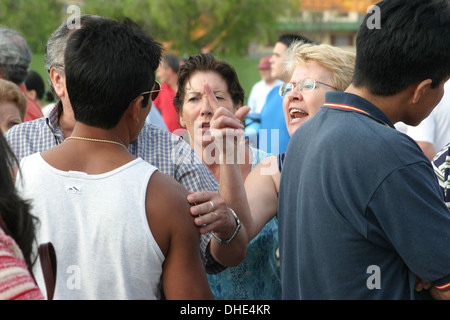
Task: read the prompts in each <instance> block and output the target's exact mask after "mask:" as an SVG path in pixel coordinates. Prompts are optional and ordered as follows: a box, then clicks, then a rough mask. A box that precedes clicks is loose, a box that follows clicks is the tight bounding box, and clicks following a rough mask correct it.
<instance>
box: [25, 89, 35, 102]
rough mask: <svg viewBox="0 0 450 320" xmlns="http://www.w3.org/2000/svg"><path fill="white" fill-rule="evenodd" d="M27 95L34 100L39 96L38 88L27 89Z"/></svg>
mask: <svg viewBox="0 0 450 320" xmlns="http://www.w3.org/2000/svg"><path fill="white" fill-rule="evenodd" d="M27 96H29V97H30V98H31V99H32V100H34V99H36V96H37V93H36V90H34V89H31V90H27Z"/></svg>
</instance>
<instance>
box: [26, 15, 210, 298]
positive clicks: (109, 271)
mask: <svg viewBox="0 0 450 320" xmlns="http://www.w3.org/2000/svg"><path fill="white" fill-rule="evenodd" d="M160 57H161V45H160V44H159V43H157V42H155V41H154V40H153V39H151V38H150V37H148V36H146V35H145V34H144V33H143V32H142V31H141V30H140V29H138V28H137V26H135V25H134V24H132V23H131V22H130V21H126V22H124V23H119V22H115V21H112V20H108V19H102V20H98V21H92V22H90V23H88V24H86V25H85V26H84V27H83V28H81V29H79V30H75V31H74V32H73V33H72V35H71V36H70V38H69V40H68V43H67V48H66V52H65V74H66V88H65V90H67V95H69V96H70V99H71V103H72V108H73V112H74V115H75V119H76V124H75V127H74V129H73V133H72V136H71V137H69V138H67V139H66V141H65V142H63V143H62V144H60V145H58V146H56V147H54V148H51V149H49V150H47V151H45V152H42V153H37V154H34V155H31V156H29V157H26V158H24V159H23V160H22V161H21V170H22V175H19V176H18V178H17V188H18V189H19V191H20V192H21V194H22V196H23V197H24V198H25V199H30V200H31V201H32V204H33V214H34V215H36V216H37V217H39V219H40V228H39V229H38V232H37V239H38V243H43V242H48V241H50V242H52V243H53V245H54V247H55V251H56V255H57V260H58V261H57V262H58V263H57V267H58V269H57V281H56V289H55V294H54V298H55V299H160V298H161V297H162V296H163V294H164V296H165V298H167V299H210V298H212V294H211V291H210V289H209V286H208V282H207V278H206V273H205V269H204V266H203V263H202V261H201V256H200V251H199V241H200V234H199V231H198V229H197V228H196V227H195V225H194V223H193V220H192V217H191V215H190V213H189V209H190V208H189V204H188V202H187V201H186V197H187V195H188V191H187V190H186V189H185V188H184V187H182V186H181V185H180V184H179V183H178V182H176V181H175V180H174V179H173V178H171V177H169V176H167V175H164V174H162V173H160V172H159V171H158V169H157V168H156V167H154V166H152V165H150V164H149V163H147V162H145V161H143V160H142V159H140V158H136V157H134V156H132V155H131V154H130V153H129V152H128V144H129V143H130V142H131V141H133V140H135V139H136V138H137V136H138V135H139V132H140V130H141V129H142V127H143V125H144V123H145V119H146V117H147V115H148V113H149V111H150V106H151V103H152V100H154V99H155V98H156V96H157V93H158V92H159V85H158V84H157V83H156V82H155V70H156V68H157V67H158V64H159V60H160ZM42 185H45V186H46V187H45V188H42ZM47 187H48V188H47ZM36 265H38V264H36ZM36 280H37V282H38V285H39V286H40V287H41V289H42V288H45V286H44V283H43V276H42V273H41V272H40V268H36ZM43 291H45V290H43Z"/></svg>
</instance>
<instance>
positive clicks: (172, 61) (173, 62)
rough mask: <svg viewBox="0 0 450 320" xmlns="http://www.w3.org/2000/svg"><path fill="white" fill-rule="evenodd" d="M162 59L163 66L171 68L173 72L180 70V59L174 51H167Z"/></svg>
mask: <svg viewBox="0 0 450 320" xmlns="http://www.w3.org/2000/svg"><path fill="white" fill-rule="evenodd" d="M162 59H163V64H164V67H165V68H171V69H172V70H173V71H174V72H175V73H178V71H179V70H180V59H178V57H177V56H176V55H175V54H174V53H171V52H168V53H166V54H165V55H164V56H163V58H162Z"/></svg>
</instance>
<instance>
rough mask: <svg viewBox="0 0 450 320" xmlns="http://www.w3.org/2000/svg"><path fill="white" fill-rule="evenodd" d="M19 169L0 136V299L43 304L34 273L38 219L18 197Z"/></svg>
mask: <svg viewBox="0 0 450 320" xmlns="http://www.w3.org/2000/svg"><path fill="white" fill-rule="evenodd" d="M17 167H18V163H17V160H16V158H15V156H14V154H13V153H12V151H11V149H10V148H9V145H8V144H7V142H6V140H5V138H4V137H3V135H0V181H1V183H0V299H1V300H16V299H17V300H40V299H43V296H42V293H41V292H40V290H39V288H38V287H37V285H36V283H35V282H34V279H33V276H32V273H31V269H32V266H33V264H34V262H35V259H34V256H33V242H34V239H35V238H34V236H35V223H36V222H37V219H36V218H35V217H34V216H32V215H31V214H30V213H29V211H30V205H29V203H28V202H26V201H24V200H23V199H21V198H20V197H19V196H18V195H17V193H16V189H15V186H14V181H13V178H12V177H13V175H12V174H13V171H14V169H15V168H17Z"/></svg>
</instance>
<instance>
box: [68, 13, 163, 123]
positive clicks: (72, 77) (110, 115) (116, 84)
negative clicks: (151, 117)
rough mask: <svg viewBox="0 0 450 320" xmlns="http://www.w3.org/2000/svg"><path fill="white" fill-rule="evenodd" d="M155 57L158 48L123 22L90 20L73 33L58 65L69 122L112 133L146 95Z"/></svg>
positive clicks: (156, 63)
mask: <svg viewBox="0 0 450 320" xmlns="http://www.w3.org/2000/svg"><path fill="white" fill-rule="evenodd" d="M161 52H162V46H161V44H160V43H158V42H156V41H154V40H153V39H152V38H151V37H150V36H147V35H146V34H145V33H144V32H143V31H142V30H141V29H140V28H139V27H138V26H137V25H136V24H135V23H133V22H132V21H131V20H129V19H126V20H125V21H124V22H118V21H114V20H110V19H94V20H92V21H89V22H86V23H85V24H84V25H83V27H82V28H81V29H79V30H76V31H74V32H73V34H72V35H70V37H69V39H68V41H67V47H66V50H65V54H64V57H65V58H64V60H65V73H66V85H67V91H68V94H69V99H70V102H71V104H72V108H73V111H74V116H75V120H77V121H79V122H82V123H84V124H87V125H91V126H96V127H101V128H103V129H110V128H113V127H115V126H116V125H117V124H118V122H119V120H120V118H121V117H122V116H123V114H124V112H125V110H126V109H127V108H128V106H129V105H130V103H131V102H132V101H133V100H134V99H135V98H137V97H139V95H140V94H141V93H142V92H145V91H149V90H152V87H153V85H154V82H155V70H156V69H157V68H158V66H159V63H160V60H161ZM148 96H149V95H144V98H145V99H144V100H145V102H144V103H143V105H144V106H146V105H147V102H148V99H149V97H148Z"/></svg>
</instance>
